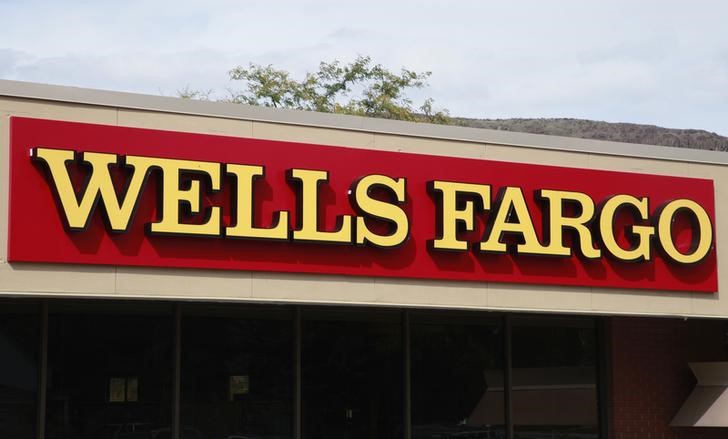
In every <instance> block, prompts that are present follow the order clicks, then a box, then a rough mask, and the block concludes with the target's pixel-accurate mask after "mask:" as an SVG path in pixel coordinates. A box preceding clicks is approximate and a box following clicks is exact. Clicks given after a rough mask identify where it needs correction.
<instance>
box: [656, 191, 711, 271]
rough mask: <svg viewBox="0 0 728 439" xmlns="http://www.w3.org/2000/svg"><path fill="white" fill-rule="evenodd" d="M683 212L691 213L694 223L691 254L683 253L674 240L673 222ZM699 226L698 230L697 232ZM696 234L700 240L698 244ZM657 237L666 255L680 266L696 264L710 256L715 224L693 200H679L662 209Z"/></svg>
mask: <svg viewBox="0 0 728 439" xmlns="http://www.w3.org/2000/svg"><path fill="white" fill-rule="evenodd" d="M681 211H690V213H691V214H692V215H693V218H694V219H695V221H693V230H692V233H693V243H692V245H691V248H692V249H693V250H692V252H691V253H688V254H685V253H681V252H680V251H679V250H678V249H677V247H676V246H675V242H674V241H673V240H672V222H673V220H674V218H675V215H677V214H678V213H679V212H681ZM696 226H697V229H698V230H695V227H696ZM696 233H697V236H699V237H700V238H699V239H700V240H699V241H697V242H696ZM657 237H658V239H659V241H660V246H661V247H662V250H663V251H664V252H665V254H666V255H667V256H668V257H669V258H670V259H672V260H673V261H675V262H678V263H680V264H695V263H697V262H700V261H701V260H702V259H703V258H704V257H705V256H707V255H708V253H709V252H710V249H711V247H712V244H713V224H712V223H711V222H710V217H709V216H708V213H707V212H706V211H705V209H703V207H702V206H700V205H699V204H698V203H696V202H695V201H693V200H687V199H678V200H673V201H670V202H669V203H667V204H666V205H665V206H664V207H663V208H662V209H660V216H659V218H658V223H657Z"/></svg>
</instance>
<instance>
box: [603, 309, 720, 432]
mask: <svg viewBox="0 0 728 439" xmlns="http://www.w3.org/2000/svg"><path fill="white" fill-rule="evenodd" d="M609 328H610V340H611V353H612V389H611V392H612V395H611V396H612V398H611V402H612V407H611V412H612V421H613V422H612V438H613V439H717V438H722V439H725V438H728V428H696V427H691V428H674V427H670V426H669V424H670V421H671V420H672V418H673V416H675V414H676V413H677V411H678V409H679V408H680V406H681V405H682V403H683V401H685V398H686V397H687V396H688V395H689V394H690V392H691V391H692V389H693V387H694V386H695V378H694V377H693V374H692V372H691V371H690V368H689V367H688V362H693V361H725V360H726V359H727V358H728V356H727V355H726V347H725V329H726V324H725V322H724V321H719V320H696V319H690V320H687V321H686V320H683V319H668V318H643V317H615V318H611V319H610V322H609Z"/></svg>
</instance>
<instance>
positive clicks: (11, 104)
mask: <svg viewBox="0 0 728 439" xmlns="http://www.w3.org/2000/svg"><path fill="white" fill-rule="evenodd" d="M10 115H21V116H33V117H41V118H47V119H58V120H69V121H79V122H92V123H102V124H109V125H122V126H130V127H142V128H157V129H169V130H176V131H190V132H197V133H206V134H225V135H231V136H244V137H255V138H262V139H272V140H295V141H299V142H310V143H319V144H330V145H340V146H348V147H354V148H366V149H378V150H388V151H406V152H415V153H424V154H434V155H440V154H441V155H450V156H457V157H467V158H475V159H479V158H483V159H494V160H505V161H513V162H524V163H541V164H553V165H561V166H573V167H581V168H591V169H604V170H615V171H632V172H642V173H654V174H665V175H675V176H685V177H701V178H709V179H713V180H714V182H715V190H716V193H715V197H716V227H717V233H716V235H717V239H718V242H717V248H718V261H719V264H720V261H726V260H728V254H726V252H728V245H723V244H722V242H721V241H720V240H721V238H722V237H723V236H728V207H727V204H726V203H721V202H720V200H725V199H728V193H726V192H727V191H728V167H726V166H721V165H704V164H699V163H689V162H680V161H668V160H654V159H645V158H628V157H617V156H609V155H604V154H596V153H581V152H569V151H554V150H544V149H538V148H527V147H514V146H505V145H498V144H490V143H485V142H484V143H473V142H461V141H454V140H453V141H448V140H437V139H428V138H417V137H405V136H398V135H391V134H379V133H375V132H362V131H346V130H337V129H329V128H316V127H310V126H296V125H290V124H282V123H270V122H258V121H251V120H235V119H224V118H214V117H203V116H188V115H180V114H171V113H161V112H150V111H139V110H129V109H121V108H118V109H117V108H110V107H101V106H89V105H79V104H71V103H52V102H49V101H41V100H23V99H16V98H7V97H0V188H2V189H0V295H13V296H15V295H44V296H53V297H56V296H75V297H79V296H81V297H125V298H128V297H140V298H141V297H145V298H169V299H172V298H182V299H191V300H192V299H195V300H197V299H199V300H243V301H277V302H295V303H335V304H366V305H388V306H418V307H419V306H422V307H453V308H477V309H492V310H501V309H503V310H521V311H540V312H578V313H600V314H644V315H680V316H712V317H728V291H727V292H725V293H720V292H718V293H716V294H712V295H711V294H704V293H667V292H661V291H629V290H614V289H599V288H587V287H576V288H570V287H541V286H526V285H515V284H513V285H510V284H496V283H484V282H483V283H469V282H448V281H414V280H398V279H381V278H360V277H344V276H318V275H300V274H272V273H251V272H232V271H208V270H182V269H177V270H174V269H143V268H129V267H96V266H72V265H47V264H14V265H10V264H8V263H7V261H6V260H7V209H8V206H7V196H8V194H7V188H8V161H7V158H8V139H9V135H8V117H9V116H10ZM719 266H720V265H719ZM720 267H722V266H720ZM727 275H728V268H723V269H721V270H720V272H719V280H718V282H719V285H724V286H726V287H725V288H726V289H728V278H727V277H726V276H727Z"/></svg>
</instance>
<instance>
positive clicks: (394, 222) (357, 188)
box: [349, 175, 409, 247]
mask: <svg viewBox="0 0 728 439" xmlns="http://www.w3.org/2000/svg"><path fill="white" fill-rule="evenodd" d="M377 187H382V188H386V189H389V190H390V191H392V193H394V196H395V200H396V202H398V203H400V204H401V203H404V200H405V179H404V178H399V179H397V180H395V179H393V178H390V177H387V176H385V175H367V176H366V177H364V178H362V179H361V180H359V181H357V182H356V183H355V184H354V187H353V188H352V189H351V191H350V195H349V196H350V200H351V204H352V206H354V207H355V208H356V209H357V211H358V212H360V213H361V214H362V215H369V216H372V217H375V218H379V219H381V220H384V221H387V222H388V223H389V224H390V225H391V227H390V229H391V230H390V233H389V234H388V235H380V234H378V233H375V232H373V231H372V230H371V229H369V227H367V223H366V218H364V217H363V216H359V217H357V218H356V239H355V243H356V244H360V245H361V244H366V243H371V244H373V245H375V246H377V247H397V246H398V245H400V244H402V243H403V242H405V241H406V240H407V236H408V235H409V221H408V219H407V214H406V213H405V212H404V210H403V209H402V208H401V207H399V206H397V205H395V204H391V203H387V202H384V201H381V200H377V199H376V198H372V196H371V195H372V194H371V190H372V189H374V188H377Z"/></svg>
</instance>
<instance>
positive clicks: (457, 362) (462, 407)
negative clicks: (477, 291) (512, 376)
mask: <svg viewBox="0 0 728 439" xmlns="http://www.w3.org/2000/svg"><path fill="white" fill-rule="evenodd" d="M481 316H482V314H481ZM410 331H411V332H410V334H411V370H412V376H411V380H412V381H411V383H412V384H411V385H412V437H413V438H415V439H426V438H427V439H436V438H437V439H441V438H456V437H468V438H495V437H503V434H504V395H503V332H502V324H501V321H500V319H489V318H484V317H480V316H474V315H470V314H463V315H458V316H456V317H446V316H442V314H440V316H438V314H434V315H430V316H429V317H428V316H416V315H415V316H412V320H411V329H410Z"/></svg>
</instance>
